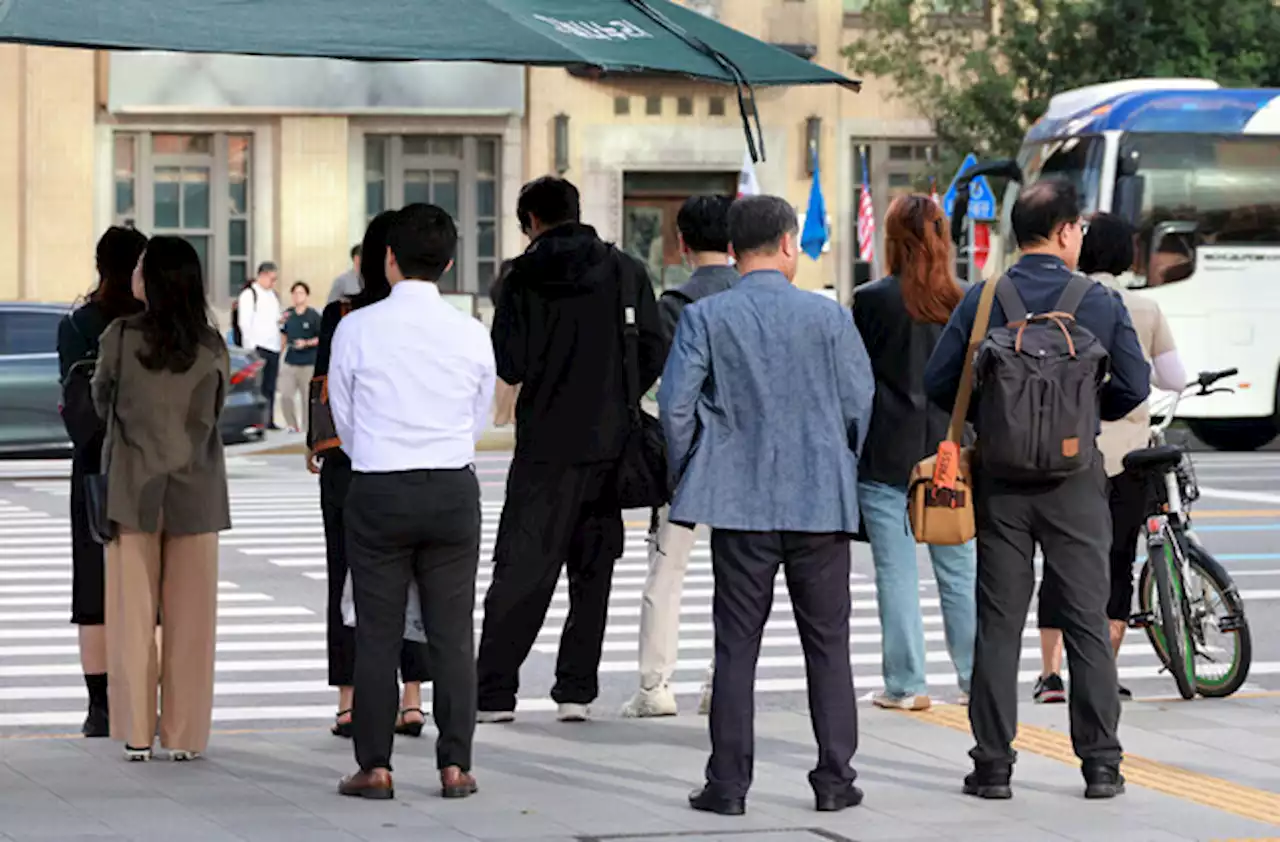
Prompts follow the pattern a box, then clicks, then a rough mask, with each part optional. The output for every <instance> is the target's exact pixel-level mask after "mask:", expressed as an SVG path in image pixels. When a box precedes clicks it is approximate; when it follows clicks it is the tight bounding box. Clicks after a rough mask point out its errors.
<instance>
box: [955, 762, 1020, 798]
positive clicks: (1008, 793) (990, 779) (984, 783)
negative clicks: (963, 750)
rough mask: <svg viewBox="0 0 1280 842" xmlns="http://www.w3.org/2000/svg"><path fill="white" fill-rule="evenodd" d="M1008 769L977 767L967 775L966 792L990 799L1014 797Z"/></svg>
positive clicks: (966, 793)
mask: <svg viewBox="0 0 1280 842" xmlns="http://www.w3.org/2000/svg"><path fill="white" fill-rule="evenodd" d="M1009 777H1010V775H1009V772H1008V770H997V769H975V770H974V771H972V772H970V773H969V774H968V775H966V776H965V779H964V794H965V795H972V796H974V797H976V798H985V799H986V800H988V801H1004V800H1007V799H1009V798H1012V797H1013V789H1012V788H1011V787H1010V786H1009Z"/></svg>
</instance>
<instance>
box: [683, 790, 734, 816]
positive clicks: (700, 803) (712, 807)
mask: <svg viewBox="0 0 1280 842" xmlns="http://www.w3.org/2000/svg"><path fill="white" fill-rule="evenodd" d="M689 806H690V807H692V808H693V809H695V810H697V811H699V812H701V813H717V814H719V815H721V816H741V815H742V814H744V813H746V812H747V799H745V798H725V797H723V796H720V795H716V794H715V793H714V792H712V791H711V787H709V786H704V787H703V788H702V789H695V790H694V791H693V792H691V793H689Z"/></svg>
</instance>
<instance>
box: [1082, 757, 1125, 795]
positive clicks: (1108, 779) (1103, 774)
mask: <svg viewBox="0 0 1280 842" xmlns="http://www.w3.org/2000/svg"><path fill="white" fill-rule="evenodd" d="M1084 783H1085V787H1084V797H1085V798H1089V799H1103V798H1115V797H1116V796H1117V795H1121V794H1123V793H1124V775H1122V774H1120V767H1119V766H1104V765H1102V764H1097V765H1095V764H1086V765H1085V767H1084Z"/></svg>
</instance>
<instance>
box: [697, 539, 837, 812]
mask: <svg viewBox="0 0 1280 842" xmlns="http://www.w3.org/2000/svg"><path fill="white" fill-rule="evenodd" d="M711 566H712V571H713V573H714V574H715V597H714V598H713V601H712V620H713V623H714V625H715V635H716V649H715V651H716V655H715V666H716V669H715V677H714V679H713V683H712V689H711V759H710V760H709V761H707V784H708V785H709V786H710V787H711V788H712V790H713V791H715V792H716V793H717V794H718V795H721V796H723V797H726V798H742V797H745V796H746V794H747V790H748V789H749V788H750V787H751V770H752V763H753V759H754V754H755V727H754V726H755V723H754V721H755V680H756V661H757V660H758V659H759V657H760V641H761V638H762V637H763V636H764V627H765V623H766V622H767V621H768V619H769V611H770V609H772V607H773V580H774V577H775V576H776V575H777V573H778V568H779V567H782V568H783V572H784V574H785V575H786V577H787V591H788V592H789V593H790V594H791V609H792V612H793V613H794V614H795V618H796V629H797V630H798V631H799V632H800V644H801V646H802V647H803V648H804V667H805V678H806V680H807V682H808V685H809V717H810V719H811V720H812V722H813V735H814V737H815V738H816V739H817V741H818V765H817V766H816V767H815V768H814V770H813V771H812V772H810V773H809V783H810V785H811V786H812V787H813V788H814V790H815V791H816V792H824V793H825V792H837V791H840V790H842V789H843V788H844V787H846V786H847V785H848V784H850V783H852V782H853V780H854V777H855V775H854V771H853V767H852V765H850V764H851V761H852V759H853V754H854V752H855V751H857V748H858V710H857V706H856V704H855V701H854V697H853V671H852V669H851V668H850V666H849V612H850V604H849V536H848V535H842V534H811V533H801V532H735V531H730V530H726V529H715V530H712V533H711Z"/></svg>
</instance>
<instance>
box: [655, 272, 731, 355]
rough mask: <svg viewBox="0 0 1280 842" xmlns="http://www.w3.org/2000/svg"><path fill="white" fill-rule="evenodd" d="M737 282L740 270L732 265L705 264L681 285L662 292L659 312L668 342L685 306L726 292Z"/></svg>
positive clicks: (673, 335)
mask: <svg viewBox="0 0 1280 842" xmlns="http://www.w3.org/2000/svg"><path fill="white" fill-rule="evenodd" d="M737 282H738V270H737V269H735V268H733V267H732V266H703V267H702V268H701V269H696V270H694V273H693V274H692V275H690V276H689V280H687V281H685V282H684V284H682V285H681V286H679V287H676V288H675V289H669V290H667V291H666V292H664V293H662V296H661V297H660V298H659V299H658V314H659V316H660V317H661V319H662V331H663V335H665V336H666V338H667V343H668V344H670V343H671V340H672V338H674V337H675V335H676V325H678V324H680V314H681V313H683V312H684V308H685V307H688V306H689V305H690V304H692V303H693V302H695V301H698V300H699V299H702V298H706V297H707V296H708V295H715V294H716V293H717V292H724V291H725V290H727V289H729V288H730V287H732V286H733V285H734V284H735V283H737Z"/></svg>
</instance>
